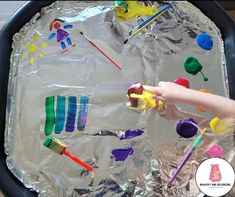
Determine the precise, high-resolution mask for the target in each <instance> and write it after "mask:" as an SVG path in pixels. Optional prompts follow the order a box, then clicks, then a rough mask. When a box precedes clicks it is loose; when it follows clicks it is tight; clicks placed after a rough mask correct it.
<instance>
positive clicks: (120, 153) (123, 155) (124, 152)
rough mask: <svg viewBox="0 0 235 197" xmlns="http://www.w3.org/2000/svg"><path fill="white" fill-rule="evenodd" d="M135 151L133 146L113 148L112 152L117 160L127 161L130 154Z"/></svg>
mask: <svg viewBox="0 0 235 197" xmlns="http://www.w3.org/2000/svg"><path fill="white" fill-rule="evenodd" d="M133 153H134V149H133V148H131V147H128V148H118V149H113V150H112V154H113V156H114V158H115V161H125V160H126V159H127V157H128V156H129V155H132V154H133Z"/></svg>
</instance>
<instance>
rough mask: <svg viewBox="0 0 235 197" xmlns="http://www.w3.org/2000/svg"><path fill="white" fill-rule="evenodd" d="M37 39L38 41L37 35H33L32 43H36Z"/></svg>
mask: <svg viewBox="0 0 235 197" xmlns="http://www.w3.org/2000/svg"><path fill="white" fill-rule="evenodd" d="M38 39H39V37H38V35H37V34H35V35H34V36H33V41H34V42H37V41H38Z"/></svg>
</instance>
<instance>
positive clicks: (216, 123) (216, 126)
mask: <svg viewBox="0 0 235 197" xmlns="http://www.w3.org/2000/svg"><path fill="white" fill-rule="evenodd" d="M210 128H211V129H212V131H213V132H214V133H217V134H219V133H225V132H227V131H228V129H229V126H228V125H227V124H226V123H225V122H224V121H223V120H220V119H219V118H218V117H215V118H213V119H212V120H211V121H210Z"/></svg>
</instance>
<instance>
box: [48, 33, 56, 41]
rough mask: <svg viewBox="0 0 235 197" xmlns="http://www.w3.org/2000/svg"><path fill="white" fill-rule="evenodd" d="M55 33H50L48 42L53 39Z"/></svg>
mask: <svg viewBox="0 0 235 197" xmlns="http://www.w3.org/2000/svg"><path fill="white" fill-rule="evenodd" d="M55 35H56V33H52V34H51V35H50V36H49V37H48V40H51V39H53V38H54V37H55Z"/></svg>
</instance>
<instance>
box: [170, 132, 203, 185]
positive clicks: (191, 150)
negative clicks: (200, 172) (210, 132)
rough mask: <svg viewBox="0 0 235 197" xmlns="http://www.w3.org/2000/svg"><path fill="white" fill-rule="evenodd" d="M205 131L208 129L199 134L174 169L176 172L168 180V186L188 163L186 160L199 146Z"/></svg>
mask: <svg viewBox="0 0 235 197" xmlns="http://www.w3.org/2000/svg"><path fill="white" fill-rule="evenodd" d="M205 131H206V129H204V130H203V131H202V133H201V134H200V135H199V136H197V138H196V139H195V140H194V142H193V145H192V147H191V148H190V149H189V150H188V151H187V152H186V153H185V155H184V157H183V159H182V160H181V162H180V164H179V165H178V167H177V168H176V170H175V171H174V173H173V174H172V176H171V177H170V179H169V180H168V182H167V186H169V185H170V184H171V183H172V182H173V181H174V179H175V178H176V176H177V175H178V174H179V172H180V170H181V169H182V168H183V166H184V165H185V164H186V162H187V161H188V160H189V159H190V157H191V155H192V154H193V152H194V150H195V149H196V148H198V147H199V145H200V144H201V142H202V140H203V135H204V132H205Z"/></svg>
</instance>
